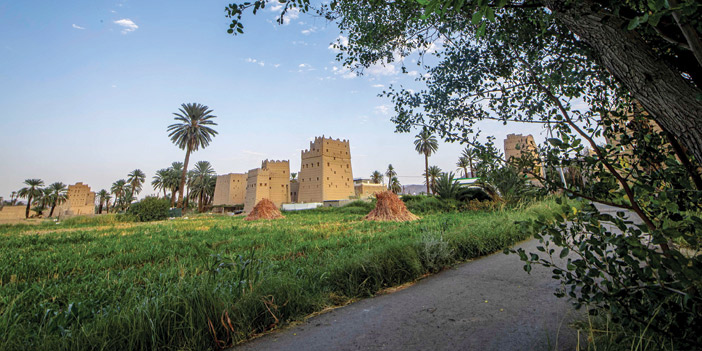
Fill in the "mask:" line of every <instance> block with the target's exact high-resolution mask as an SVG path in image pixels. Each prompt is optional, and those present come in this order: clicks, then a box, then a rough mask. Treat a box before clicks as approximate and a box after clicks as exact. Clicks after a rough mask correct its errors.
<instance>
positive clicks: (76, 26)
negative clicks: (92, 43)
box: [71, 23, 85, 29]
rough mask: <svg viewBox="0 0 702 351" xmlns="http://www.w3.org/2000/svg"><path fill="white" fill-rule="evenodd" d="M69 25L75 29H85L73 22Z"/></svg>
mask: <svg viewBox="0 0 702 351" xmlns="http://www.w3.org/2000/svg"><path fill="white" fill-rule="evenodd" d="M71 27H73V28H75V29H85V27H81V26H79V25H77V24H75V23H74V24H72V25H71Z"/></svg>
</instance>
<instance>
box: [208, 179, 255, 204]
mask: <svg viewBox="0 0 702 351" xmlns="http://www.w3.org/2000/svg"><path fill="white" fill-rule="evenodd" d="M247 177H248V176H247V174H245V173H229V174H224V175H220V176H217V183H216V185H215V192H214V199H212V205H214V206H234V205H242V204H243V203H244V201H245V199H246V180H247Z"/></svg>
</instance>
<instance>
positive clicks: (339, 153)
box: [298, 136, 355, 202]
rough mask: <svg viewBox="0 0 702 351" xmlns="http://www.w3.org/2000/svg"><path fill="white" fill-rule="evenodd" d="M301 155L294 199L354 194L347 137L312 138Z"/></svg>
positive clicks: (322, 198)
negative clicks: (296, 193)
mask: <svg viewBox="0 0 702 351" xmlns="http://www.w3.org/2000/svg"><path fill="white" fill-rule="evenodd" d="M301 155H302V163H301V165H300V173H299V177H298V178H299V180H298V182H299V183H300V185H299V192H298V202H324V201H329V200H345V199H348V198H350V197H352V196H354V195H355V192H354V186H353V175H352V171H351V150H350V147H349V141H348V140H339V139H332V138H325V137H324V136H322V137H316V138H314V141H312V142H310V148H309V150H303V151H302V153H301Z"/></svg>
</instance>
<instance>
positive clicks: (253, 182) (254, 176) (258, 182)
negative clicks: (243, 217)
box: [244, 160, 290, 213]
mask: <svg viewBox="0 0 702 351" xmlns="http://www.w3.org/2000/svg"><path fill="white" fill-rule="evenodd" d="M263 198H266V199H268V200H271V201H272V202H273V203H274V204H275V205H276V206H278V207H280V205H282V204H284V203H286V202H290V162H288V161H272V160H265V161H263V162H262V163H261V168H256V169H252V170H250V171H249V173H247V177H246V195H245V198H244V212H246V213H249V212H251V210H253V208H254V206H256V204H257V203H258V202H259V201H261V199H263Z"/></svg>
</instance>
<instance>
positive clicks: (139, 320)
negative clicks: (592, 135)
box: [0, 202, 557, 350]
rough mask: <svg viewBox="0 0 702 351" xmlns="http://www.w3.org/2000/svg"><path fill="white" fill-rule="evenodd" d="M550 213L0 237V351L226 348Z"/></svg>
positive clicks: (182, 224) (486, 246)
mask: <svg viewBox="0 0 702 351" xmlns="http://www.w3.org/2000/svg"><path fill="white" fill-rule="evenodd" d="M555 208H557V206H556V205H555V203H553V202H543V203H539V204H536V205H532V206H530V207H528V208H526V209H521V210H519V211H495V212H470V213H452V214H433V215H426V216H424V218H422V219H421V220H419V221H416V222H410V223H377V222H366V221H362V220H361V219H362V217H363V215H364V214H365V209H364V208H355V209H354V208H349V209H337V210H327V209H325V210H317V211H309V212H292V213H286V214H285V215H286V218H285V219H281V220H275V221H270V222H266V221H258V222H247V221H243V219H242V218H241V217H229V216H196V217H191V218H189V219H177V220H170V221H161V222H154V223H123V222H119V221H118V220H117V219H116V218H110V217H104V218H100V217H98V218H93V219H81V220H78V219H76V220H74V221H65V222H63V223H60V224H54V223H47V224H41V225H36V226H22V225H19V226H3V227H0V260H1V261H2V264H1V265H0V349H2V350H12V349H17V350H20V349H21V350H25V349H46V350H60V349H64V350H78V349H143V350H147V349H157V348H158V349H178V350H182V349H193V350H195V349H197V350H200V349H206V348H216V347H217V346H218V345H219V346H226V345H230V344H232V343H236V342H238V341H241V340H245V339H246V338H248V337H250V336H251V335H253V334H255V333H258V332H262V331H265V330H268V329H270V328H273V327H276V326H278V325H280V324H282V323H285V322H286V321H289V320H291V319H296V318H301V317H304V316H305V315H308V314H310V313H312V312H315V311H319V310H321V309H323V308H325V307H327V306H330V305H333V304H339V303H343V302H345V301H346V300H348V299H350V298H354V297H363V296H369V295H372V294H374V293H375V292H377V291H379V290H380V289H383V288H387V287H390V286H395V285H399V284H403V283H406V282H409V281H412V280H415V279H417V278H418V277H420V276H422V275H424V274H426V273H427V272H431V271H434V270H435V269H436V264H437V262H442V264H445V263H452V262H458V261H462V260H466V259H469V258H473V257H477V256H480V255H484V254H487V253H491V252H495V251H498V250H500V249H502V248H504V247H505V246H509V245H512V244H513V243H515V242H516V241H519V240H522V239H525V238H526V234H524V233H521V232H520V231H519V230H518V226H517V225H515V224H514V222H515V221H518V220H525V219H527V218H533V217H535V216H537V215H552V213H553V212H554V209H555ZM442 243H445V244H442ZM437 245H438V246H437ZM442 245H443V246H442ZM434 247H441V248H442V249H441V250H434V249H433V248H434ZM437 255H439V256H441V255H444V256H447V255H448V257H434V256H437ZM430 256H431V257H430Z"/></svg>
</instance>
